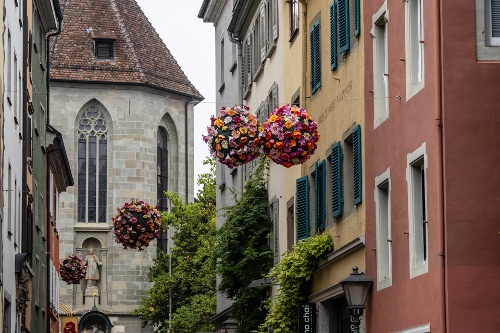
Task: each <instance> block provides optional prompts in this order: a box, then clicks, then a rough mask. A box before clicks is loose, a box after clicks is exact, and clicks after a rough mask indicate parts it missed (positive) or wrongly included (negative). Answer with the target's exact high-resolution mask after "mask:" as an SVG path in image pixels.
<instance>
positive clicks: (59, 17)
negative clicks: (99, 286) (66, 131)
mask: <svg viewBox="0 0 500 333" xmlns="http://www.w3.org/2000/svg"><path fill="white" fill-rule="evenodd" d="M54 9H55V12H56V16H57V22H58V24H57V28H56V30H55V31H54V32H51V33H49V34H47V36H46V38H45V59H46V64H47V74H46V75H45V89H46V92H47V93H46V95H45V99H46V101H45V103H46V105H47V108H46V112H47V115H46V120H45V123H46V125H47V126H46V129H47V128H51V126H50V51H49V49H50V38H51V37H54V36H57V35H59V34H60V33H61V32H62V30H61V29H62V27H61V24H62V12H61V7H59V2H58V1H54ZM59 135H60V133H59ZM45 143H46V144H47V142H45ZM59 149H60V147H58V148H56V149H54V150H48V151H47V152H46V154H45V157H46V164H45V167H46V178H47V179H46V181H45V184H46V185H45V186H46V189H47V190H48V189H49V188H50V164H49V155H50V154H51V153H53V152H54V151H57V150H59ZM49 205H50V198H48V196H46V210H47V211H46V218H47V221H46V230H47V244H48V247H49V248H48V249H47V267H48V266H49V264H50V255H51V253H52V251H51V249H50V242H51V237H50V233H51V231H52V230H51V229H50V210H49V208H50V206H49ZM58 250H59V249H58ZM46 274H47V276H46V288H47V289H46V291H47V292H49V290H50V268H49V269H47V272H46ZM46 302H47V303H46V304H47V305H46V316H47V326H46V327H47V328H46V332H50V318H51V317H50V297H47V300H46Z"/></svg>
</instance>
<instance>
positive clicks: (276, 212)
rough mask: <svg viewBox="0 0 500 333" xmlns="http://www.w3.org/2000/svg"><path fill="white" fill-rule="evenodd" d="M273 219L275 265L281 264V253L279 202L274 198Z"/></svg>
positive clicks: (272, 245) (272, 247)
mask: <svg viewBox="0 0 500 333" xmlns="http://www.w3.org/2000/svg"><path fill="white" fill-rule="evenodd" d="M271 219H272V221H273V237H272V239H271V241H272V244H271V249H272V250H273V255H274V263H275V264H276V263H278V262H279V258H280V252H279V200H278V198H276V197H275V198H273V200H272V201H271Z"/></svg>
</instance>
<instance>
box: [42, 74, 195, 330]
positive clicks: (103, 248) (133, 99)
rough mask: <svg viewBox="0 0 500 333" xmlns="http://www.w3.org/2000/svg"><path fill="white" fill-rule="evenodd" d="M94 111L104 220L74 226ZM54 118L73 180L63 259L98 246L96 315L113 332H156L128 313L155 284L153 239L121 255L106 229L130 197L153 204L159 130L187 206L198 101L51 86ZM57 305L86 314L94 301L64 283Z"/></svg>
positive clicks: (143, 90) (127, 89)
mask: <svg viewBox="0 0 500 333" xmlns="http://www.w3.org/2000/svg"><path fill="white" fill-rule="evenodd" d="M89 107H95V108H97V109H98V110H99V112H100V113H101V114H102V116H103V118H104V120H105V124H106V127H107V134H106V136H107V196H106V200H107V204H106V214H105V216H106V220H105V221H99V222H98V223H84V222H77V221H78V218H77V212H78V207H77V205H78V204H77V203H78V196H77V188H78V180H77V179H78V177H77V174H78V124H79V123H78V122H79V119H80V117H81V115H82V113H84V112H85V111H86V110H88V108H89ZM186 112H187V116H186ZM51 121H52V124H53V125H54V126H56V127H57V128H58V129H59V130H60V132H61V133H62V134H63V137H64V141H65V145H66V149H67V154H68V159H69V161H70V163H71V169H72V170H74V175H75V180H76V182H75V183H76V184H75V187H69V188H68V191H67V192H66V193H64V194H62V195H61V200H60V216H61V219H60V221H61V226H60V231H61V232H60V255H61V258H65V257H67V256H68V255H70V254H77V255H81V256H82V257H83V258H84V257H85V255H86V254H87V252H86V250H87V248H88V247H90V246H93V247H95V249H96V255H97V257H98V258H99V260H100V261H101V262H102V266H100V267H99V273H100V279H99V280H98V281H97V290H98V296H96V297H95V303H96V306H97V307H98V309H99V311H102V312H103V313H105V314H107V315H109V316H110V319H111V321H112V323H113V325H114V326H115V328H114V329H113V331H114V332H149V331H151V328H146V329H141V328H140V319H139V318H136V317H131V316H130V313H131V311H133V310H134V309H136V308H137V307H138V306H139V305H140V302H141V299H142V298H143V297H144V296H145V295H146V291H147V290H148V289H149V288H150V286H151V285H150V283H149V279H148V276H147V273H148V270H149V267H150V265H152V263H153V258H154V257H155V255H156V251H157V246H156V245H157V244H156V241H155V242H153V243H152V244H151V245H150V246H149V247H148V248H147V249H146V250H145V251H143V252H139V251H136V250H124V249H123V248H122V246H121V245H119V244H117V243H115V242H114V235H113V233H112V232H111V231H110V229H109V226H110V224H111V220H112V217H113V216H114V215H115V213H116V209H117V208H118V207H120V206H122V205H123V204H124V203H125V202H126V201H128V200H130V198H140V199H142V200H144V201H146V202H148V203H150V204H156V201H157V167H156V154H157V132H158V127H163V128H164V129H165V131H166V133H167V136H168V152H169V153H168V160H169V164H168V180H169V181H168V189H169V191H173V192H176V193H178V194H179V195H180V196H181V197H182V198H186V193H188V195H187V199H188V201H190V202H192V201H193V191H194V189H193V174H194V167H193V160H194V158H193V153H194V149H193V145H194V141H193V104H192V103H189V101H188V99H187V98H186V97H179V95H174V94H170V93H166V92H163V91H160V90H157V89H152V88H147V87H138V86H132V85H99V84H83V83H81V84H80V83H62V82H58V83H52V85H51ZM186 121H187V127H186V126H185V125H186ZM186 128H187V141H186V131H185V129H186ZM186 147H187V148H188V149H187V152H186ZM186 153H187V155H188V156H187V162H188V168H187V174H186ZM186 177H187V179H186ZM186 180H187V181H186ZM186 185H187V186H188V188H187V189H186ZM60 300H61V302H63V303H65V304H66V305H67V306H68V307H69V308H70V309H71V311H73V313H76V314H80V315H81V314H82V313H84V312H87V311H89V310H90V309H91V308H92V306H93V302H94V297H93V295H89V294H88V293H87V295H86V282H85V281H82V284H81V285H76V286H68V285H66V284H65V283H62V288H61V291H60Z"/></svg>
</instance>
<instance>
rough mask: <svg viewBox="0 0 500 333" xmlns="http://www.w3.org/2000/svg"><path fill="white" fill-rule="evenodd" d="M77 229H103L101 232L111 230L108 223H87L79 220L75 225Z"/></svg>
mask: <svg viewBox="0 0 500 333" xmlns="http://www.w3.org/2000/svg"><path fill="white" fill-rule="evenodd" d="M74 228H75V231H97V232H99V231H101V232H110V231H111V229H109V224H108V223H102V222H99V223H85V222H77V223H76V224H75V226H74Z"/></svg>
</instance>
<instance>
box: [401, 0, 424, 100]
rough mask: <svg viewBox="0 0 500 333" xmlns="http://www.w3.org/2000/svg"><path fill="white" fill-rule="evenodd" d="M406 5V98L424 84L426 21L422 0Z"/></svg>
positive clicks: (409, 0) (412, 1)
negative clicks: (423, 14) (423, 15)
mask: <svg viewBox="0 0 500 333" xmlns="http://www.w3.org/2000/svg"><path fill="white" fill-rule="evenodd" d="M405 6H406V8H405V9H406V10H405V11H406V21H405V26H406V59H405V60H406V100H409V99H410V98H411V97H413V96H414V95H415V94H416V93H417V92H418V91H420V90H421V89H422V88H423V86H424V43H423V41H424V23H423V17H422V6H423V5H422V0H408V1H407V2H406V3H405Z"/></svg>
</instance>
